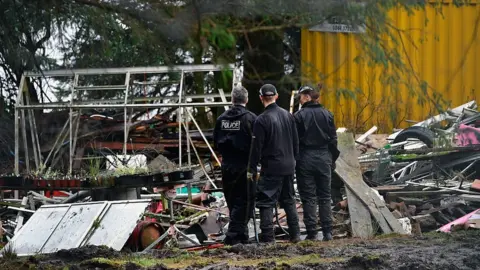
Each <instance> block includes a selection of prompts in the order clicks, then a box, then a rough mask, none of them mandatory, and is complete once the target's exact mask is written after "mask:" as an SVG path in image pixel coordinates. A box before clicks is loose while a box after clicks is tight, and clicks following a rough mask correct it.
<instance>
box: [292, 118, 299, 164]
mask: <svg viewBox="0 0 480 270" xmlns="http://www.w3.org/2000/svg"><path fill="white" fill-rule="evenodd" d="M291 119H292V133H293V134H292V139H293V155H294V157H295V160H297V158H298V153H299V143H300V141H299V139H298V131H297V124H296V120H295V117H294V116H291Z"/></svg>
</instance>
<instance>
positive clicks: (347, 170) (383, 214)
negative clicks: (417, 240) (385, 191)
mask: <svg viewBox="0 0 480 270" xmlns="http://www.w3.org/2000/svg"><path fill="white" fill-rule="evenodd" d="M337 136H338V145H339V150H340V152H341V154H340V157H339V159H338V160H337V163H336V173H337V174H338V175H339V176H340V178H341V179H342V180H343V182H344V183H345V186H346V187H347V188H348V189H350V191H351V192H352V193H354V194H355V195H356V196H357V197H358V199H359V200H360V201H361V202H362V203H363V206H360V205H358V204H357V205H358V207H359V208H362V207H366V208H367V209H368V211H369V212H370V214H371V216H372V217H373V218H374V219H375V220H376V222H377V223H378V225H379V227H380V229H381V230H382V231H383V233H392V232H396V233H402V234H403V233H405V231H404V229H403V227H402V226H401V224H400V222H398V220H397V219H395V217H394V216H393V215H392V213H390V211H389V210H388V208H387V207H386V205H385V203H384V202H383V201H382V199H381V198H380V196H379V195H378V194H377V193H375V192H374V191H373V190H372V189H371V188H370V187H369V186H367V184H366V183H365V182H364V181H363V177H362V174H361V171H360V164H359V162H358V157H357V155H356V152H355V148H354V145H355V141H354V138H353V135H352V134H350V133H345V132H338V133H337ZM347 196H348V195H347ZM349 206H350V200H349ZM350 215H351V218H352V217H353V216H355V215H356V216H360V215H359V213H358V212H353V211H351V210H350ZM360 219H361V220H360V221H359V222H361V224H362V225H363V226H362V227H363V228H360V226H358V225H356V226H358V227H357V229H359V230H365V231H364V233H365V234H367V233H370V232H368V231H366V230H368V228H369V225H366V224H367V223H368V222H370V223H371V217H370V220H369V218H365V217H363V218H360ZM352 225H353V223H352ZM352 231H353V229H352Z"/></svg>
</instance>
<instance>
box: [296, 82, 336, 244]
mask: <svg viewBox="0 0 480 270" xmlns="http://www.w3.org/2000/svg"><path fill="white" fill-rule="evenodd" d="M318 98H319V94H318V92H316V91H315V90H314V89H313V88H311V87H309V86H305V87H302V88H301V89H300V104H302V108H301V109H300V110H299V111H298V112H296V113H295V121H296V123H297V129H298V136H299V138H300V153H299V156H298V158H297V167H296V176H297V187H298V191H299V193H300V199H301V200H302V203H303V217H304V218H303V221H304V223H305V227H306V229H307V239H308V240H316V239H317V231H316V226H317V215H316V208H317V202H318V206H319V215H320V221H321V224H322V232H323V240H324V241H330V240H332V208H331V202H330V201H331V186H330V183H331V176H332V170H333V168H334V163H335V160H336V158H337V157H338V150H337V133H336V128H335V123H334V119H333V115H332V114H331V113H330V112H329V111H328V110H326V109H325V108H323V107H322V105H320V104H319V103H318ZM332 155H333V156H332Z"/></svg>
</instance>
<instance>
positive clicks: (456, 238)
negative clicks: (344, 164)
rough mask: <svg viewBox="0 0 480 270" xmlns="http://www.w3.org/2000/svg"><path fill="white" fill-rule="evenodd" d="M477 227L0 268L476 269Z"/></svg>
mask: <svg viewBox="0 0 480 270" xmlns="http://www.w3.org/2000/svg"><path fill="white" fill-rule="evenodd" d="M479 252H480V230H472V231H462V232H455V233H453V234H452V235H447V234H443V233H429V234H424V235H423V236H421V237H401V236H383V237H379V238H376V239H372V240H368V241H366V240H365V241H364V240H360V239H348V240H335V241H332V242H330V243H322V242H309V241H306V242H301V243H299V244H296V245H292V244H276V245H268V246H259V245H238V246H233V247H225V248H222V249H214V250H207V251H202V252H186V251H182V250H178V249H176V250H159V251H155V252H153V253H150V254H148V255H135V254H132V253H122V252H116V251H113V250H110V249H107V248H102V247H85V248H81V249H75V250H69V251H60V252H57V253H56V254H52V255H37V256H32V257H29V258H8V259H5V258H4V259H2V260H0V269H5V270H10V269H12V270H13V269H62V270H66V269H72V270H75V269H128V270H130V269H131V270H133V269H152V270H153V269H188V270H190V269H191V270H193V269H202V270H207V269H210V270H216V269H299V270H300V269H358V270H360V269H405V270H407V269H422V270H427V269H436V270H439V269H449V270H451V269H480V256H479Z"/></svg>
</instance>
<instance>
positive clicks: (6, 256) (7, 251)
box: [2, 242, 18, 261]
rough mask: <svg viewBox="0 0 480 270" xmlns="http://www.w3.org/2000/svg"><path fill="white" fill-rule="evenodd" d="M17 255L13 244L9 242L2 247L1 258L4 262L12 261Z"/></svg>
mask: <svg viewBox="0 0 480 270" xmlns="http://www.w3.org/2000/svg"><path fill="white" fill-rule="evenodd" d="M17 257H18V256H17V253H16V252H15V249H14V247H13V242H10V244H9V245H7V246H5V247H3V249H2V258H3V260H5V261H12V260H15V259H16V258H17Z"/></svg>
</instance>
